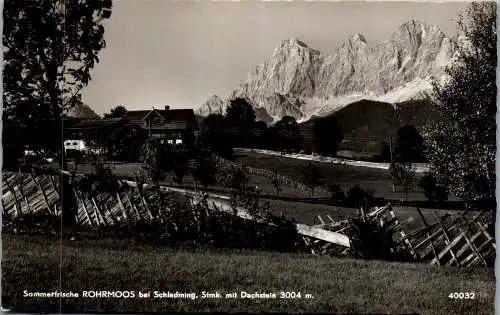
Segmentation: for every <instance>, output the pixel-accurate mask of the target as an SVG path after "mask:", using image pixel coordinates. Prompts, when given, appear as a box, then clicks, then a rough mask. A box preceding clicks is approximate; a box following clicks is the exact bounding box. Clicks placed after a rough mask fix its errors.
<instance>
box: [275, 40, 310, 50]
mask: <svg viewBox="0 0 500 315" xmlns="http://www.w3.org/2000/svg"><path fill="white" fill-rule="evenodd" d="M297 46H298V47H301V48H309V46H307V44H306V43H304V42H303V41H301V40H299V39H298V38H296V37H290V38H288V39H285V40H282V41H281V43H280V47H288V48H290V47H297Z"/></svg>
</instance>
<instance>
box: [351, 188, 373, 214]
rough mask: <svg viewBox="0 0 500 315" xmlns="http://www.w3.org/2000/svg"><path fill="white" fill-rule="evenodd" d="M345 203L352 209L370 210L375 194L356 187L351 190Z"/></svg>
mask: <svg viewBox="0 0 500 315" xmlns="http://www.w3.org/2000/svg"><path fill="white" fill-rule="evenodd" d="M345 201H346V203H347V205H348V206H350V207H354V208H361V207H363V208H364V209H368V208H370V207H371V206H372V205H373V203H374V201H375V198H374V197H373V193H371V192H369V191H365V190H364V189H363V188H361V187H359V186H358V185H356V186H354V187H352V188H351V189H349V191H348V192H347V196H346V199H345Z"/></svg>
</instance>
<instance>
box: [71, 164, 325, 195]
mask: <svg viewBox="0 0 500 315" xmlns="http://www.w3.org/2000/svg"><path fill="white" fill-rule="evenodd" d="M108 165H110V166H111V169H112V170H113V172H114V173H115V174H116V175H118V176H128V177H133V176H134V174H135V172H136V171H139V170H140V169H141V165H140V164H139V163H120V164H118V163H117V164H108ZM68 169H69V170H74V164H73V163H69V165H68ZM77 171H78V172H80V173H90V172H92V171H93V169H92V166H91V165H90V164H82V165H79V166H78V169H77ZM249 178H250V183H251V184H252V185H255V186H258V187H259V189H260V190H261V193H262V194H265V195H274V194H276V189H275V188H274V186H273V184H272V182H271V180H270V179H269V178H267V177H264V176H257V175H250V176H249ZM161 183H162V184H166V185H171V184H172V185H173V186H175V185H176V184H175V183H174V182H173V178H172V175H170V174H169V175H168V176H167V178H166V179H165V180H163V181H161ZM182 184H183V185H187V186H192V187H193V188H194V180H193V177H192V176H191V175H187V176H185V177H184V179H183V183H182ZM212 188H217V189H221V190H227V191H228V189H227V188H225V187H223V186H220V185H217V186H215V187H212ZM281 189H282V191H281V192H280V195H282V196H288V197H310V196H311V193H310V191H302V190H299V189H295V188H292V187H289V186H286V185H282V186H281ZM316 197H327V196H324V195H321V194H318V193H317V194H316Z"/></svg>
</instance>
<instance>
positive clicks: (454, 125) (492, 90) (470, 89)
mask: <svg viewBox="0 0 500 315" xmlns="http://www.w3.org/2000/svg"><path fill="white" fill-rule="evenodd" d="M466 13H467V14H466V16H462V17H461V18H460V20H459V23H458V25H459V28H460V31H461V38H462V40H461V41H460V45H459V50H458V56H457V57H456V60H455V62H454V63H453V64H452V65H451V66H449V67H448V68H447V70H446V73H447V75H448V78H447V80H446V81H445V82H438V81H436V82H435V83H434V92H435V96H436V99H437V101H436V102H435V106H434V113H435V114H436V115H438V116H439V119H436V120H435V123H434V124H432V125H430V126H428V130H427V132H428V134H429V140H428V143H429V144H428V146H429V147H430V148H429V152H428V158H429V161H430V163H431V170H432V172H433V175H434V176H435V177H436V179H437V181H438V184H440V185H444V186H446V187H448V188H449V189H450V190H451V192H453V193H454V194H455V195H456V196H458V197H459V198H461V199H463V200H465V201H466V202H471V201H482V202H485V203H486V204H489V207H490V209H491V210H494V209H496V206H495V182H496V176H495V153H496V118H495V117H496V112H497V107H496V99H497V87H496V68H497V34H496V2H480V3H472V4H470V6H469V7H468V9H467V11H466Z"/></svg>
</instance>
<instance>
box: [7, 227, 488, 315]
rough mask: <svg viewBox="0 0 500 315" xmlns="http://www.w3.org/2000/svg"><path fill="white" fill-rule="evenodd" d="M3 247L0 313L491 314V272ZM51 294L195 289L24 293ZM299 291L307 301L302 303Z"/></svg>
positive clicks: (310, 259) (82, 245) (111, 247)
mask: <svg viewBox="0 0 500 315" xmlns="http://www.w3.org/2000/svg"><path fill="white" fill-rule="evenodd" d="M2 241H3V246H2V247H3V261H2V278H3V279H2V280H3V281H2V306H3V307H4V308H8V309H12V310H16V311H22V312H59V311H62V312H110V311H111V312H117V311H121V312H137V311H140V312H143V313H145V312H177V311H183V312H205V311H211V312H214V311H215V312H238V311H239V312H252V313H253V312H255V313H257V312H289V313H304V312H315V313H320V312H326V313H397V314H402V313H407V314H408V313H418V314H491V313H492V311H493V307H494V305H493V303H494V298H495V296H494V295H495V275H494V269H493V268H477V269H467V268H454V267H431V266H428V265H424V264H402V263H388V262H382V261H364V260H354V259H335V258H328V257H315V256H311V255H305V254H303V255H299V254H280V253H269V252H247V251H241V250H238V251H228V250H209V249H196V250H195V249H191V250H188V249H184V250H182V249H177V250H174V249H168V248H155V247H152V246H144V245H136V244H131V243H129V242H126V241H113V240H99V241H92V242H89V241H64V242H63V243H62V246H60V245H61V244H60V242H59V240H56V239H49V238H46V237H34V236H19V235H17V236H13V235H3V240H2ZM60 271H61V273H60ZM60 277H61V278H60ZM60 280H61V282H60ZM60 284H62V287H61V288H60ZM58 289H61V290H62V291H63V292H68V291H72V292H78V293H80V296H81V294H82V291H83V290H110V291H114V290H135V291H143V292H144V291H151V292H153V291H155V290H158V291H165V292H166V291H170V292H172V291H173V292H175V291H179V292H194V293H196V294H197V296H198V298H197V299H195V300H190V299H153V298H150V299H140V298H131V299H123V298H122V299H116V298H115V299H114V298H100V299H92V298H82V297H80V298H74V299H69V298H63V299H61V300H59V299H57V298H52V299H48V298H26V297H23V296H22V292H23V290H28V291H29V292H35V291H38V292H50V291H53V290H58ZM204 290H206V291H210V292H215V291H218V292H220V293H222V294H225V293H231V292H237V293H238V295H239V294H240V292H241V291H246V292H249V293H254V292H276V293H278V294H279V292H280V291H288V292H290V291H293V292H301V295H302V298H301V299H279V298H277V299H260V300H257V299H225V298H222V299H210V300H209V299H202V298H201V294H202V291H204ZM452 292H474V293H475V299H474V300H451V299H449V298H448V295H449V294H450V293H452ZM136 294H137V293H136ZM305 294H311V295H312V296H313V298H312V299H305V298H304V296H305ZM223 296H224V295H223ZM278 296H279V295H278ZM60 301H61V303H62V304H61V308H59V302H60Z"/></svg>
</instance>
